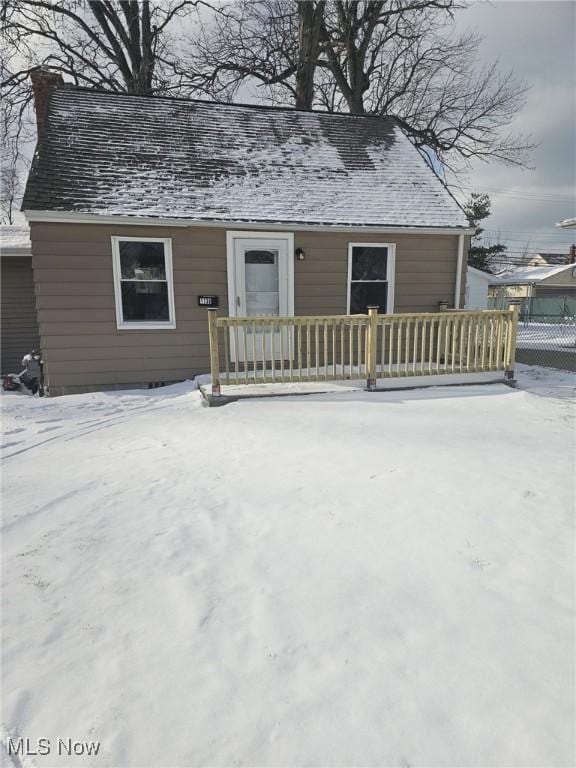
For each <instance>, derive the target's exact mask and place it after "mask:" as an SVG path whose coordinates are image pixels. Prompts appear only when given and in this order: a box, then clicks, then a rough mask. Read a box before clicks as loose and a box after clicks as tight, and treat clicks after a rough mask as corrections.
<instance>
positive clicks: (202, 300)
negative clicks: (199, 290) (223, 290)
mask: <svg viewBox="0 0 576 768" xmlns="http://www.w3.org/2000/svg"><path fill="white" fill-rule="evenodd" d="M198 306H199V307H217V306H218V296H198Z"/></svg>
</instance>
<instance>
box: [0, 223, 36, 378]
mask: <svg viewBox="0 0 576 768" xmlns="http://www.w3.org/2000/svg"><path fill="white" fill-rule="evenodd" d="M0 270H1V276H0V282H1V284H2V296H1V306H2V311H1V317H0V328H1V338H0V349H1V360H0V372H1V373H2V374H6V373H19V372H20V371H21V370H22V357H23V356H24V355H25V354H27V353H28V352H30V351H31V350H32V349H34V348H36V347H38V346H39V344H40V338H39V336H38V321H37V319H36V303H35V298H34V281H33V277H32V252H31V249H30V230H29V229H28V227H22V226H13V225H4V226H0Z"/></svg>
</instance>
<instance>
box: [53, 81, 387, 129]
mask: <svg viewBox="0 0 576 768" xmlns="http://www.w3.org/2000/svg"><path fill="white" fill-rule="evenodd" d="M70 91H76V92H83V93H90V94H94V95H101V96H118V97H124V98H128V99H154V100H162V101H177V102H183V103H184V104H206V105H209V106H220V107H234V108H238V109H255V110H266V111H271V112H274V111H275V112H289V113H297V114H305V115H330V116H332V115H333V116H338V117H361V118H372V119H377V120H390V121H392V122H394V123H395V124H396V125H399V123H398V119H397V118H396V117H395V116H394V115H375V114H373V113H371V112H329V111H328V110H326V109H296V108H295V107H290V106H280V105H276V104H241V103H238V102H234V101H218V100H217V99H213V100H210V99H194V98H187V97H185V96H167V95H165V94H160V93H154V94H151V93H126V92H124V91H109V90H106V89H105V88H88V87H87V86H82V85H75V84H74V83H64V85H60V86H58V87H57V88H55V89H54V90H53V92H52V93H53V95H58V93H59V92H70Z"/></svg>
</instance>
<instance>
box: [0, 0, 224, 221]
mask: <svg viewBox="0 0 576 768" xmlns="http://www.w3.org/2000/svg"><path fill="white" fill-rule="evenodd" d="M201 7H202V8H206V9H208V10H209V11H211V10H212V6H211V5H210V3H209V2H207V1H206V0H165V1H164V2H150V1H149V0H108V1H103V0H89V1H88V2H85V1H84V0H58V1H57V2H50V1H49V0H1V2H0V20H1V36H2V62H1V66H0V83H1V91H2V109H3V112H2V114H3V119H2V135H1V136H0V139H1V141H2V147H1V149H2V156H3V161H2V167H1V173H2V200H3V206H6V205H8V206H9V211H10V212H9V213H4V214H3V215H4V218H8V219H11V217H12V215H13V214H12V212H13V210H14V203H15V201H17V198H18V197H19V193H20V191H21V179H22V164H23V162H25V160H26V158H27V157H29V156H30V154H31V146H28V145H27V144H32V142H33V140H34V130H33V128H32V130H30V129H29V125H33V121H31V120H30V109H29V105H30V102H31V100H32V92H31V87H30V81H29V74H30V72H31V71H32V70H33V69H34V68H36V67H37V66H39V65H42V64H43V65H47V66H49V67H50V69H52V70H54V71H56V72H60V73H61V74H62V75H63V76H64V77H65V78H66V79H67V80H71V81H72V82H73V83H75V84H76V85H80V86H86V87H89V88H93V87H102V88H105V89H106V90H111V91H117V92H125V93H132V94H156V93H185V94H188V93H190V92H191V91H193V90H194V73H193V72H191V71H190V70H189V69H184V68H183V67H182V65H181V63H180V59H179V50H180V45H179V40H180V35H181V34H182V24H184V23H185V22H187V21H188V22H190V23H193V22H194V21H197V16H192V14H193V12H194V11H196V12H197V11H198V10H199V8H201ZM8 201H10V202H8Z"/></svg>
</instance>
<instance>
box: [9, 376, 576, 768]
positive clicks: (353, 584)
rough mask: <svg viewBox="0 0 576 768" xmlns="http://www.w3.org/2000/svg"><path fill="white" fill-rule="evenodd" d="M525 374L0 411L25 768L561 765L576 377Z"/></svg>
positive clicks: (16, 696) (130, 397)
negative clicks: (68, 745) (85, 751)
mask: <svg viewBox="0 0 576 768" xmlns="http://www.w3.org/2000/svg"><path fill="white" fill-rule="evenodd" d="M519 378H520V385H521V386H520V388H519V389H516V390H512V389H509V388H507V387H505V386H504V385H500V384H497V385H492V386H469V387H460V388H444V389H442V388H433V389H428V390H413V391H400V392H384V393H365V392H362V391H356V392H354V391H352V392H350V391H342V392H338V393H330V394H326V395H312V396H308V397H303V396H296V397H293V398H287V399H265V400H250V401H242V402H237V403H233V404H230V405H226V406H225V407H222V408H211V409H208V408H205V407H203V406H202V402H201V398H200V394H199V392H198V391H194V387H193V385H192V384H190V383H186V384H182V385H176V386H173V387H167V388H165V389H163V390H153V391H132V392H115V393H103V394H88V395H75V396H68V397H62V398H58V399H52V400H50V399H45V400H40V399H33V398H31V397H27V396H20V395H5V396H4V397H3V398H2V408H3V413H4V416H3V433H4V437H3V442H4V472H3V508H2V512H3V528H2V531H3V542H2V543H3V569H2V570H3V635H4V641H3V672H2V682H3V685H2V696H3V721H4V729H5V734H6V735H10V736H11V737H12V738H13V739H14V740H15V739H16V738H17V737H18V736H21V737H24V738H25V737H28V738H30V739H32V740H34V743H35V740H36V739H38V738H50V739H51V740H52V742H51V745H52V747H53V751H52V753H51V754H50V755H48V756H46V757H42V756H37V757H32V758H22V757H20V758H17V759H14V760H13V764H14V765H16V766H31V765H37V766H61V765H74V766H134V767H135V766H142V767H144V766H154V767H155V768H159V767H160V766H357V765H362V766H402V767H403V768H407V767H408V766H445V767H448V766H454V767H456V766H458V767H461V768H463V767H464V766H477V767H479V766H568V765H572V764H573V759H574V753H573V750H574V744H573V740H574V613H573V611H574V528H573V513H574V484H573V459H574V439H575V438H574V411H573V407H574V401H573V391H572V386H573V384H574V377H573V376H572V377H571V376H570V374H561V373H554V372H551V371H547V370H545V369H536V368H533V369H529V368H524V369H522V370H521V372H520V376H519ZM57 738H61V739H63V740H66V739H68V738H71V739H72V740H73V741H75V740H78V741H89V740H92V741H100V743H101V746H100V749H99V751H98V754H97V755H96V756H95V755H92V756H90V757H88V756H85V755H84V756H82V757H67V756H66V755H58V754H56V752H55V745H56V741H55V740H56V739H57ZM6 765H9V766H10V765H11V763H10V762H9V761H6Z"/></svg>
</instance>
